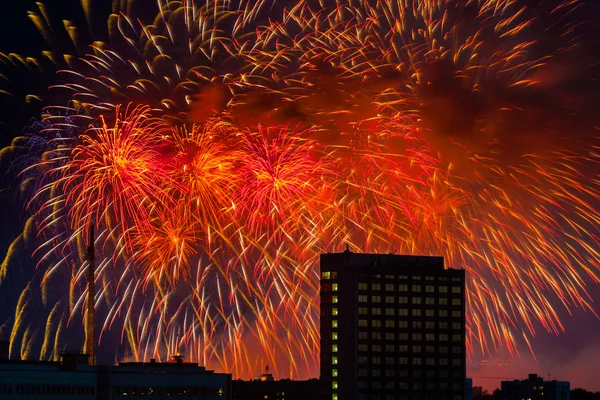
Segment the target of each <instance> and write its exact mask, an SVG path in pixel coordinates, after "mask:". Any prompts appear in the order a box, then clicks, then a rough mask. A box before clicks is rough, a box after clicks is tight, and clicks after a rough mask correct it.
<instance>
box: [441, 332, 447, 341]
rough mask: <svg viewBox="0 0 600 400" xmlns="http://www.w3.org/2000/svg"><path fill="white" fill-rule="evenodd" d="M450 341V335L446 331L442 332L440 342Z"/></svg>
mask: <svg viewBox="0 0 600 400" xmlns="http://www.w3.org/2000/svg"><path fill="white" fill-rule="evenodd" d="M447 341H448V335H446V334H445V333H441V334H440V342H447Z"/></svg>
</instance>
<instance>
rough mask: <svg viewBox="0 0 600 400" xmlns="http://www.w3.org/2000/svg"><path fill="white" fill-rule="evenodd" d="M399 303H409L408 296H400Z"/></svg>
mask: <svg viewBox="0 0 600 400" xmlns="http://www.w3.org/2000/svg"><path fill="white" fill-rule="evenodd" d="M398 303H400V304H408V297H404V296H402V297H398Z"/></svg>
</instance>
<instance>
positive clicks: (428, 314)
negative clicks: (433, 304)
mask: <svg viewBox="0 0 600 400" xmlns="http://www.w3.org/2000/svg"><path fill="white" fill-rule="evenodd" d="M425 316H426V317H435V311H433V310H425Z"/></svg>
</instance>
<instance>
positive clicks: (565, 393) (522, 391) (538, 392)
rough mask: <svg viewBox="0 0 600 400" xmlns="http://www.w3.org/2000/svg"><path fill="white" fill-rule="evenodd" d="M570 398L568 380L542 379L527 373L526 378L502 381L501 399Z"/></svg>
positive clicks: (563, 399) (536, 399) (544, 399)
mask: <svg viewBox="0 0 600 400" xmlns="http://www.w3.org/2000/svg"><path fill="white" fill-rule="evenodd" d="M522 399H527V400H529V399H531V400H570V399H571V385H570V383H569V382H560V381H555V380H552V381H544V378H542V377H541V376H538V375H537V374H529V377H528V378H527V379H526V380H523V381H519V380H514V381H502V400H522Z"/></svg>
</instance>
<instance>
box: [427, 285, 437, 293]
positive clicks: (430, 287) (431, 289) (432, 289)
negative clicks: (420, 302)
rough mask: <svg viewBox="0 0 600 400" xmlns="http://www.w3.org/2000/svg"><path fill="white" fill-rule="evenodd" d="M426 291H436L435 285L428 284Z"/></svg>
mask: <svg viewBox="0 0 600 400" xmlns="http://www.w3.org/2000/svg"><path fill="white" fill-rule="evenodd" d="M425 292H427V293H434V292H435V287H433V286H431V285H427V286H425Z"/></svg>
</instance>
